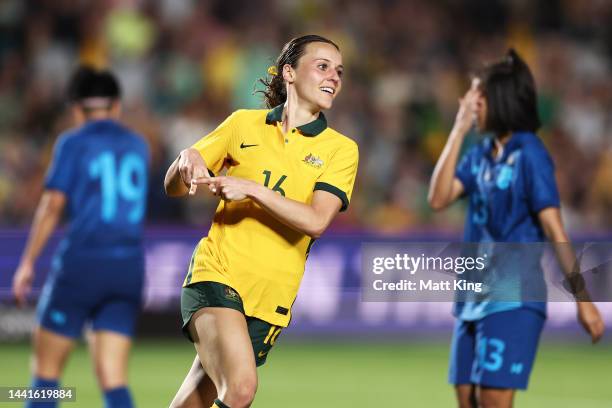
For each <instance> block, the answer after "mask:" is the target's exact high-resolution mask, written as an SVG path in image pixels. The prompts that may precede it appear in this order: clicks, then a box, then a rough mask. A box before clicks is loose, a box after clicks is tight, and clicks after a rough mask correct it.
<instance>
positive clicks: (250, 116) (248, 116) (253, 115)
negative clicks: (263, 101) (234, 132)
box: [229, 109, 270, 124]
mask: <svg viewBox="0 0 612 408" xmlns="http://www.w3.org/2000/svg"><path fill="white" fill-rule="evenodd" d="M269 112H270V110H269V109H238V110H235V111H234V112H232V113H231V115H230V116H229V119H231V120H233V121H236V122H252V121H259V122H261V124H265V119H266V116H267V115H268V113H269Z"/></svg>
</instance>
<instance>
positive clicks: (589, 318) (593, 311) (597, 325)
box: [576, 302, 605, 344]
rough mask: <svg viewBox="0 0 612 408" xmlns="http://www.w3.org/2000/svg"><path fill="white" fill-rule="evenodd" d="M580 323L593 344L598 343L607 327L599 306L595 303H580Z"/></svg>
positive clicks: (578, 304)
mask: <svg viewBox="0 0 612 408" xmlns="http://www.w3.org/2000/svg"><path fill="white" fill-rule="evenodd" d="M576 304H577V306H578V321H579V322H580V324H582V327H584V330H586V332H587V333H589V335H590V336H591V341H592V342H593V344H595V343H597V342H598V341H599V340H600V339H601V337H602V336H603V334H604V330H605V326H604V323H603V319H602V318H601V314H600V313H599V310H597V306H595V304H593V302H578V303H576Z"/></svg>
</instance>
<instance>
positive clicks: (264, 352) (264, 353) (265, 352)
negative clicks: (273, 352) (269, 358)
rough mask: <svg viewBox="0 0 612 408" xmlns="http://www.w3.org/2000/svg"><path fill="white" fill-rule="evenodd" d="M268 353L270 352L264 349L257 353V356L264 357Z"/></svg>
mask: <svg viewBox="0 0 612 408" xmlns="http://www.w3.org/2000/svg"><path fill="white" fill-rule="evenodd" d="M266 354H268V352H267V351H263V350H262V351H260V352H259V353H257V357H259V358H264V357H265V356H266Z"/></svg>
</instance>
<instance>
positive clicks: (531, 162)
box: [455, 132, 559, 320]
mask: <svg viewBox="0 0 612 408" xmlns="http://www.w3.org/2000/svg"><path fill="white" fill-rule="evenodd" d="M493 145H494V142H493V140H492V139H491V138H487V139H484V140H483V141H482V142H481V143H479V144H477V145H476V146H474V147H472V148H471V149H470V150H469V151H468V152H467V153H466V154H465V156H464V157H463V158H462V160H461V162H460V163H459V166H458V167H457V171H456V176H457V178H458V179H459V180H460V181H461V183H462V184H463V188H464V190H465V195H466V196H467V198H468V199H469V209H468V212H467V218H466V222H465V234H464V240H465V241H466V242H542V241H544V240H545V235H544V231H543V229H542V226H541V225H540V223H539V219H538V213H539V212H540V211H541V210H543V209H545V208H547V207H559V193H558V191H557V184H556V181H555V175H554V164H553V161H552V159H551V157H550V155H549V154H548V152H547V150H546V148H545V147H544V145H543V143H542V142H541V140H540V139H539V138H538V137H537V136H536V135H535V134H533V133H530V132H518V133H514V134H512V136H511V137H510V140H509V141H508V142H507V143H506V145H505V146H504V148H503V152H502V154H501V156H499V157H497V158H493V157H492V150H493ZM540 248H541V246H540ZM532 265H533V267H534V268H535V269H536V270H534V271H532V273H533V274H534V275H532V276H538V274H539V276H540V278H539V279H540V280H541V281H542V282H543V277H542V270H541V266H540V263H539V256H537V259H536V262H534V263H532ZM534 279H536V278H534ZM517 299H520V295H519V296H518V297H517ZM521 306H525V307H530V308H534V309H536V310H538V311H541V312H542V313H545V307H546V305H545V303H543V302H524V303H521V302H520V301H518V300H517V301H516V302H514V301H513V302H491V301H490V299H486V298H484V299H482V298H481V299H479V300H478V301H475V302H465V303H464V302H459V303H457V304H456V305H455V314H456V315H457V316H458V317H459V318H461V319H464V320H477V319H480V318H482V317H484V316H486V315H488V314H490V313H493V312H497V311H502V310H510V309H515V308H519V307H521Z"/></svg>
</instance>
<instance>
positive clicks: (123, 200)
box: [45, 120, 149, 260]
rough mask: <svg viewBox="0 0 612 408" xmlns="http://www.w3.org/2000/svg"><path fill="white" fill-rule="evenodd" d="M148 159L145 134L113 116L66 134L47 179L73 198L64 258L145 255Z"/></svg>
mask: <svg viewBox="0 0 612 408" xmlns="http://www.w3.org/2000/svg"><path fill="white" fill-rule="evenodd" d="M148 162H149V152H148V146H147V144H146V143H145V142H144V140H143V139H142V137H140V136H139V135H137V134H135V133H133V132H132V131H130V130H129V129H127V128H125V127H123V126H122V125H120V124H119V123H117V122H115V121H112V120H95V121H90V122H87V123H86V124H84V125H83V126H81V127H79V128H77V129H74V130H71V131H68V132H66V133H65V134H63V135H61V136H60V138H59V139H58V141H57V143H56V146H55V150H54V155H53V161H52V163H51V166H50V168H49V171H48V174H47V178H46V182H45V188H46V189H50V190H59V191H61V192H63V193H64V194H65V195H66V200H67V201H66V209H67V213H68V217H69V220H70V225H69V227H68V231H67V234H66V236H65V238H64V239H63V241H62V243H61V244H60V248H59V253H58V255H59V260H63V259H67V258H74V257H78V258H83V257H84V258H108V257H126V256H128V257H134V256H135V257H139V256H142V248H141V244H142V220H143V218H144V215H145V209H146V208H145V206H146V193H147V173H148V172H147V169H148Z"/></svg>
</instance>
